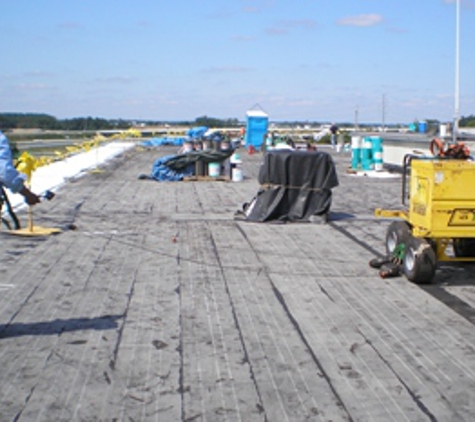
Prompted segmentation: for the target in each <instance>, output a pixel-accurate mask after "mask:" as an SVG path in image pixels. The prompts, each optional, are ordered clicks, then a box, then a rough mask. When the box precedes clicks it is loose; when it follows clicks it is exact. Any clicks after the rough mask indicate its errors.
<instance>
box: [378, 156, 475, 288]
mask: <svg viewBox="0 0 475 422" xmlns="http://www.w3.org/2000/svg"><path fill="white" fill-rule="evenodd" d="M407 173H409V174H410V176H409V181H407V179H406V174H407ZM403 174H404V179H403V204H404V202H405V200H406V198H408V199H409V202H408V204H407V209H406V210H383V209H380V208H378V209H376V210H375V215H376V216H377V217H397V218H401V219H402V220H403V221H394V222H392V223H391V224H390V226H389V227H388V230H387V234H386V251H387V253H388V255H392V254H393V253H394V251H395V250H396V248H397V247H399V248H401V245H403V254H404V258H403V263H402V266H403V272H404V274H405V275H406V277H407V278H408V279H409V280H411V281H413V282H415V283H427V282H430V281H431V280H432V278H433V276H434V273H435V269H436V265H437V260H439V261H475V162H474V161H468V160H460V159H450V158H432V159H426V158H425V159H424V158H418V157H414V156H407V157H406V158H405V160H404V173H403Z"/></svg>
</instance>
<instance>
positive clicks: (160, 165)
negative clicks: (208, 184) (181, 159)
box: [148, 155, 195, 182]
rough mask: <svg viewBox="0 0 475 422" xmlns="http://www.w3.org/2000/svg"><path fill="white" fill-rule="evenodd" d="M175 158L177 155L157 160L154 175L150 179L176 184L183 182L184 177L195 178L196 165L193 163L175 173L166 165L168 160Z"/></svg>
mask: <svg viewBox="0 0 475 422" xmlns="http://www.w3.org/2000/svg"><path fill="white" fill-rule="evenodd" d="M175 157H176V155H166V156H165V157H161V158H159V159H158V160H156V161H155V163H154V164H153V167H152V174H151V175H150V176H149V177H148V178H149V179H155V180H158V181H159V182H165V181H171V182H176V181H179V180H183V177H187V176H193V173H194V170H195V164H194V163H191V164H190V165H188V166H187V167H185V168H183V169H181V170H180V171H175V170H173V169H172V168H170V167H169V166H167V165H166V163H167V161H168V160H170V159H172V158H175Z"/></svg>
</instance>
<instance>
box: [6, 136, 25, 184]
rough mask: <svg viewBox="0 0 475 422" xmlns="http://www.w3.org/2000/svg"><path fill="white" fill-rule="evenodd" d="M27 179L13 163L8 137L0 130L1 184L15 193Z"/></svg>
mask: <svg viewBox="0 0 475 422" xmlns="http://www.w3.org/2000/svg"><path fill="white" fill-rule="evenodd" d="M25 181H26V175H24V174H22V173H20V172H19V171H18V170H17V169H16V168H15V166H14V165H13V159H12V152H11V150H10V144H9V143H8V139H7V137H6V136H5V135H4V134H3V133H2V132H0V184H2V185H4V186H6V187H7V188H8V189H10V190H11V191H12V192H13V193H17V192H19V191H20V190H21V189H22V188H23V186H24V184H25Z"/></svg>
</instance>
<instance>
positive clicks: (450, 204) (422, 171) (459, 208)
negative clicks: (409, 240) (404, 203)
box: [408, 159, 475, 238]
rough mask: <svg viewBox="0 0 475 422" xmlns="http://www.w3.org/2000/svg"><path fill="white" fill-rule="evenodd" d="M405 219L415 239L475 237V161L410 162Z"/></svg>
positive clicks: (417, 160) (416, 160)
mask: <svg viewBox="0 0 475 422" xmlns="http://www.w3.org/2000/svg"><path fill="white" fill-rule="evenodd" d="M409 194H410V203H409V210H408V220H409V221H410V223H411V224H412V225H413V233H414V235H415V236H421V237H445V238H458V237H470V238H475V162H473V161H465V160H419V159H414V160H412V162H411V176H410V185H409Z"/></svg>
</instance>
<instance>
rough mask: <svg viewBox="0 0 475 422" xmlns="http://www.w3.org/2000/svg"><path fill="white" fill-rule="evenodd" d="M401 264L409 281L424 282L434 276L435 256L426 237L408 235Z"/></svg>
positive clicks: (427, 281)
mask: <svg viewBox="0 0 475 422" xmlns="http://www.w3.org/2000/svg"><path fill="white" fill-rule="evenodd" d="M402 265H403V272H404V275H405V276H406V277H407V279H408V280H409V281H412V282H414V283H416V284H426V283H430V282H431V281H432V279H433V278H434V275H435V269H436V266H437V257H436V255H435V252H434V249H433V247H432V246H431V244H430V243H429V242H428V241H427V240H426V239H423V238H418V237H413V236H410V237H409V239H408V241H407V242H406V250H405V256H404V261H403V264H402Z"/></svg>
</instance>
